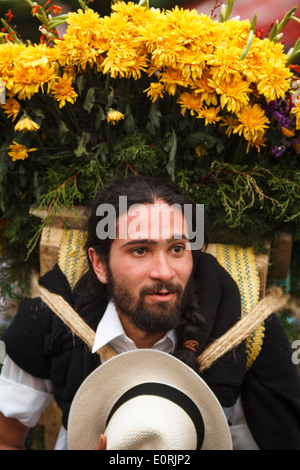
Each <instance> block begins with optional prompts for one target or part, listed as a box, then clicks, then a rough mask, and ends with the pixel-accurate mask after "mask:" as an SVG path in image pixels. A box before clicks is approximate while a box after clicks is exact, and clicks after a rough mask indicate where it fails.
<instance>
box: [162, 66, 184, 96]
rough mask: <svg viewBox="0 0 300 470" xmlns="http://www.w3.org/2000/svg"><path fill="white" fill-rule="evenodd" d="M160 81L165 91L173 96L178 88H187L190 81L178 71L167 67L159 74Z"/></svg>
mask: <svg viewBox="0 0 300 470" xmlns="http://www.w3.org/2000/svg"><path fill="white" fill-rule="evenodd" d="M160 81H161V82H162V83H163V84H164V86H165V90H166V92H167V93H169V94H170V95H175V93H176V91H177V88H178V87H181V86H182V87H184V88H188V87H189V85H190V83H191V82H190V80H187V79H186V78H185V77H184V76H183V75H182V72H181V71H180V70H177V69H174V68H173V67H168V68H167V70H165V71H164V72H163V73H161V74H160Z"/></svg>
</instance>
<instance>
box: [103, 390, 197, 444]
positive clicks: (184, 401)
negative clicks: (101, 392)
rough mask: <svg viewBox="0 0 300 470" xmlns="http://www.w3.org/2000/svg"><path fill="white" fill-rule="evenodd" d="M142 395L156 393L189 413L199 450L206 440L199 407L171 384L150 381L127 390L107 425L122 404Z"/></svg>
mask: <svg viewBox="0 0 300 470" xmlns="http://www.w3.org/2000/svg"><path fill="white" fill-rule="evenodd" d="M140 395H154V396H157V397H161V398H166V399H167V400H170V401H172V402H173V403H175V404H176V405H178V406H180V407H181V408H182V409H183V410H184V411H185V412H186V413H187V414H188V416H189V417H190V419H191V420H192V422H193V424H194V426H195V429H196V434H197V450H200V449H201V447H202V443H203V440H204V423H203V419H202V416H201V413H200V411H199V409H198V407H197V406H196V405H195V403H194V402H193V401H192V400H191V398H190V397H188V396H187V395H186V394H185V393H183V392H182V391H181V390H177V389H176V388H174V387H171V386H170V385H166V384H162V383H156V382H148V383H143V384H140V385H136V386H135V387H133V388H130V389H129V390H127V392H125V393H124V394H123V395H122V396H121V397H120V398H119V399H118V400H117V401H116V403H115V404H114V406H113V407H112V409H111V411H110V413H109V415H108V418H107V421H106V426H107V425H108V423H109V421H110V419H111V417H112V416H113V414H114V413H115V412H116V410H117V409H118V408H120V406H122V405H123V404H124V403H126V402H127V401H128V400H131V399H132V398H136V397H138V396H140Z"/></svg>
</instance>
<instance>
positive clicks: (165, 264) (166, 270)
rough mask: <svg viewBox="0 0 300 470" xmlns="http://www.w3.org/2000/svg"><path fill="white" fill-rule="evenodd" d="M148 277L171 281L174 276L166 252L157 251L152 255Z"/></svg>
mask: <svg viewBox="0 0 300 470" xmlns="http://www.w3.org/2000/svg"><path fill="white" fill-rule="evenodd" d="M150 277H151V278H152V279H159V280H161V281H163V282H168V281H171V280H172V279H173V278H174V277H175V272H174V270H173V267H172V263H171V260H170V259H169V258H168V256H167V254H165V253H158V254H157V255H155V256H154V257H153V260H152V268H151V272H150Z"/></svg>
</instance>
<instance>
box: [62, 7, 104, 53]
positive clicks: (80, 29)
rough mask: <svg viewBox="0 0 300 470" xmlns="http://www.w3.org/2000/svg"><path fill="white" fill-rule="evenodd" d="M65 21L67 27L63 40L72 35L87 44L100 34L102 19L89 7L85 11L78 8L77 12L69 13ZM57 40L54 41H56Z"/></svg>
mask: <svg viewBox="0 0 300 470" xmlns="http://www.w3.org/2000/svg"><path fill="white" fill-rule="evenodd" d="M67 23H68V29H67V33H66V35H65V36H64V39H65V40H66V39H67V38H71V37H73V38H76V39H78V40H79V41H83V43H84V44H88V43H90V42H91V41H93V40H95V38H96V37H97V36H100V34H101V24H102V19H101V18H100V15H99V14H98V13H97V12H94V11H93V10H92V9H91V8H88V9H86V10H85V11H82V10H81V9H79V10H78V11H77V12H71V13H69V14H68V19H67ZM59 42H60V41H56V43H59Z"/></svg>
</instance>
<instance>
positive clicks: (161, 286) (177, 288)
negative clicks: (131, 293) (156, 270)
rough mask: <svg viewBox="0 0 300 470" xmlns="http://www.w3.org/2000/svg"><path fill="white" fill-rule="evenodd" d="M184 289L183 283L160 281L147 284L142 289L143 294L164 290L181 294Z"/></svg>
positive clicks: (157, 292)
mask: <svg viewBox="0 0 300 470" xmlns="http://www.w3.org/2000/svg"><path fill="white" fill-rule="evenodd" d="M182 291H183V289H182V287H181V285H179V284H174V283H173V282H166V283H165V282H159V283H157V284H155V285H153V286H145V287H143V289H141V291H140V295H141V296H145V295H149V294H160V293H162V292H169V293H171V294H181V293H182Z"/></svg>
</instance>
